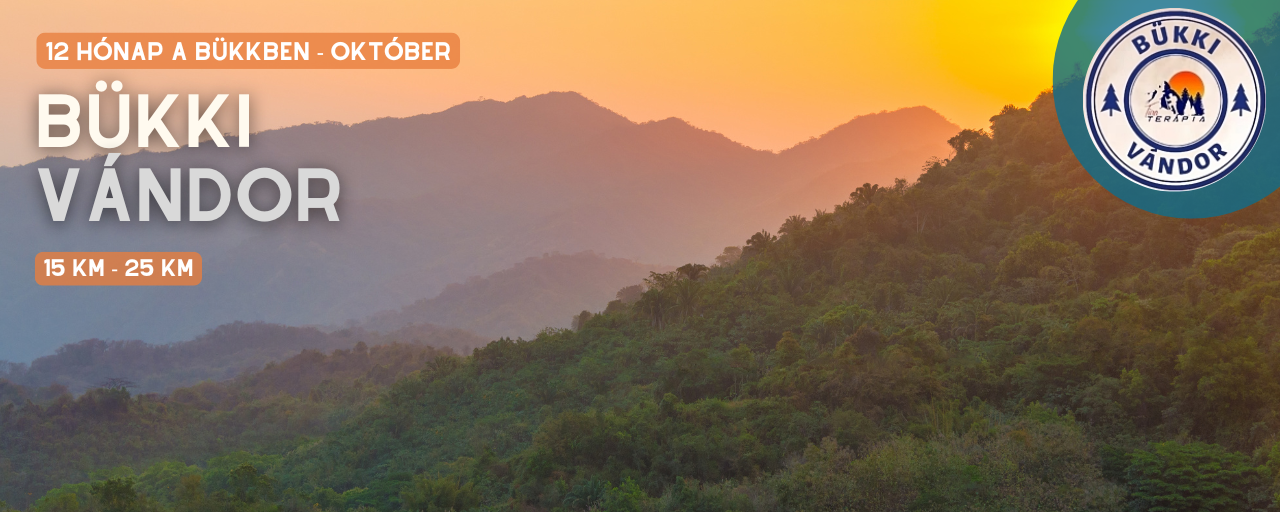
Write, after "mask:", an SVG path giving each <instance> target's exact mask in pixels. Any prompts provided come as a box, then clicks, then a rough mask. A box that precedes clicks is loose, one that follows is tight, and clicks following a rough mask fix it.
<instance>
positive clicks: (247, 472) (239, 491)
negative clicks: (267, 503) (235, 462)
mask: <svg viewBox="0 0 1280 512" xmlns="http://www.w3.org/2000/svg"><path fill="white" fill-rule="evenodd" d="M227 484H228V486H229V487H230V488H231V492H232V494H233V495H234V496H235V498H236V499H237V500H239V501H241V502H243V503H254V502H256V501H258V500H260V499H262V500H266V499H270V498H271V495H272V494H273V492H274V490H275V479H274V478H271V477H270V476H267V475H265V474H263V473H261V472H259V471H258V468H255V467H253V465H252V464H241V465H240V466H239V467H237V468H235V469H233V470H231V473H229V474H228V475H227Z"/></svg>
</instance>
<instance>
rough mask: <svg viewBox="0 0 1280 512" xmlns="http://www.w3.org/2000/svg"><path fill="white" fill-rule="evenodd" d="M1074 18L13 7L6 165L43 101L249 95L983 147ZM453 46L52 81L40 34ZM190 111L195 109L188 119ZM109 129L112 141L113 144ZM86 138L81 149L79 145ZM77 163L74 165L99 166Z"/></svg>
mask: <svg viewBox="0 0 1280 512" xmlns="http://www.w3.org/2000/svg"><path fill="white" fill-rule="evenodd" d="M1072 4H1073V1H1072V0H1037V1H1033V2H1027V1H1025V0H1017V1H1008V0H1000V1H986V2H954V1H944V0H895V1H892V2H885V1H865V2H863V1H846V2H805V1H798V0H793V1H790V2H776V1H743V0H738V1H715V2H698V1H687V0H686V1H666V0H660V1H652V0H651V1H646V2H621V1H603V2H602V1H599V0H594V1H569V0H540V1H536V2H534V1H526V2H513V1H475V0H466V1H462V0H454V1H450V2H435V1H423V2H376V1H367V0H364V1H360V2H341V1H307V2H302V1H279V2H277V1H270V2H268V1H262V0H256V1H241V0H231V1H223V2H217V3H207V2H182V3H177V2H141V1H112V2H8V3H7V4H6V5H5V8H4V11H5V15H4V17H3V19H0V41H3V45H0V65H3V66H4V68H3V69H4V70H5V73H4V80H3V84H0V91H2V92H3V96H0V97H2V98H3V101H2V102H0V165H14V164H20V163H25V162H29V161H31V160H34V159H36V158H38V157H39V156H41V155H43V154H44V153H43V152H42V150H40V149H39V148H38V147H37V146H36V123H35V105H36V95H37V94H40V93H42V92H45V93H49V92H65V93H70V94H74V95H76V96H78V97H80V98H82V102H83V101H84V100H83V98H85V97H87V95H88V94H89V93H90V92H91V91H92V87H93V83H94V82H95V81H97V80H99V79H108V80H116V79H118V80H121V81H123V82H124V83H125V84H126V90H125V92H133V93H138V92H150V93H153V94H161V93H180V94H185V93H194V92H200V93H213V92H227V93H245V92H247V93H251V94H253V102H254V108H255V110H254V117H253V130H255V131H257V130H264V129H270V128H277V127H281V126H288V125H294V124H298V123H304V122H312V121H325V120H334V121H342V122H346V123H350V122H357V121H362V120H366V119H372V118H377V117H385V116H397V117H400V116H409V115H414V114H420V113H426V112H435V111H439V110H442V109H445V108H448V107H449V106H452V105H455V104H457V103H461V102H463V101H468V100H474V99H477V98H480V97H484V98H493V99H499V100H508V99H511V98H514V97H517V96H522V95H535V94H539V93H543V92H547V91H557V90H574V91H578V92H581V93H583V94H585V95H586V96H587V97H589V98H592V99H594V100H596V101H597V102H599V103H601V104H602V105H604V106H606V107H609V108H611V109H613V110H615V111H617V112H618V113H620V114H623V115H625V116H627V117H629V118H631V119H633V120H637V121H646V120H650V119H662V118H666V117H670V116H676V117H681V118H684V119H685V120H688V121H689V122H690V123H692V124H694V125H696V126H699V127H702V128H706V129H710V130H715V131H719V132H721V133H724V134H725V135H727V136H729V137H730V138H733V139H734V140H737V141H740V142H742V143H745V144H747V145H749V146H752V147H756V148H762V149H772V150H777V149H782V148H786V147H788V146H791V145H793V144H795V143H796V142H799V141H801V140H804V139H807V138H809V137H810V136H814V135H820V134H822V133H823V132H825V131H827V130H829V129H831V128H833V127H835V126H837V125H839V124H841V123H843V122H845V121H848V120H849V119H851V118H853V117H854V116H857V115H860V114H865V113H869V112H878V111H880V110H886V109H888V110H892V109H896V108H901V107H906V106H913V105H928V106H930V107H933V108H934V109H936V110H938V111H939V112H941V113H942V114H943V115H945V116H947V117H948V118H950V119H951V120H953V121H955V122H956V123H958V124H960V125H962V126H965V127H985V126H986V125H987V119H988V118H989V117H990V116H991V115H993V114H995V113H996V112H997V111H998V110H999V108H1000V107H1001V106H1002V105H1005V104H1008V103H1015V104H1019V105H1025V104H1027V103H1028V102H1030V100H1031V99H1033V98H1034V97H1035V95H1036V94H1037V93H1038V92H1039V91H1041V90H1043V89H1045V88H1047V87H1049V85H1050V81H1051V76H1052V63H1053V52H1054V45H1055V44H1056V41H1057V34H1058V31H1059V30H1060V29H1061V27H1062V24H1063V22H1064V21H1065V20H1066V17H1067V14H1068V13H1069V12H1070V9H1071V5H1072ZM216 31H226V32H380V31H413V32H455V33H457V34H459V36H460V37H461V40H462V46H463V49H464V50H463V53H464V57H463V60H462V64H461V65H460V66H459V67H458V68H457V69H454V70H423V71H402V70H361V71H353V70H342V71H325V70H306V71H279V70H266V71H258V70H244V71H190V70H185V71H183V70H177V71H94V70H83V71H82V70H42V69H40V68H39V67H37V66H36V63H35V57H34V46H35V38H36V36H37V35H38V34H39V33H41V32H216ZM178 106H179V107H182V105H178ZM111 126H113V125H111ZM83 138H87V135H85V136H84V137H83ZM95 149H96V148H93V147H87V146H85V145H84V144H81V145H79V146H78V147H77V148H72V150H71V153H70V154H72V155H74V156H83V154H85V153H89V152H99V153H101V152H104V151H102V150H101V149H96V151H95Z"/></svg>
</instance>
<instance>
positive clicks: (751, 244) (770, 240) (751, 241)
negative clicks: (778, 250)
mask: <svg viewBox="0 0 1280 512" xmlns="http://www.w3.org/2000/svg"><path fill="white" fill-rule="evenodd" d="M777 241H778V237H776V236H774V235H771V234H769V232H768V231H764V230H761V231H760V232H759V233H756V234H754V235H751V238H748V239H747V246H746V247H743V248H742V256H743V257H748V256H754V255H757V254H763V253H764V252H765V251H768V250H769V248H770V247H773V244H774V242H777Z"/></svg>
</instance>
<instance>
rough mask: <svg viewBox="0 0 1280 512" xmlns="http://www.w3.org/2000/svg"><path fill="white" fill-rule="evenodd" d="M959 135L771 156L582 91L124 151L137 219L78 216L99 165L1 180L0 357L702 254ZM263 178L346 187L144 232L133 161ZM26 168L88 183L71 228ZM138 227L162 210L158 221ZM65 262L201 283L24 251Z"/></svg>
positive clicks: (824, 145)
mask: <svg viewBox="0 0 1280 512" xmlns="http://www.w3.org/2000/svg"><path fill="white" fill-rule="evenodd" d="M956 131H958V127H956V126H955V125H953V124H951V123H950V122H948V121H946V120H945V119H944V118H943V117H942V116H940V115H938V114H937V113H936V112H933V111H932V110H929V109H927V108H923V107H917V108H912V109H904V110H900V111H895V112H886V113H879V114H872V115H867V116H862V117H859V118H857V119H854V120H853V121H851V122H849V123H847V124H845V125H843V126H841V127H838V128H836V129H834V130H832V131H831V132H829V133H827V134H825V135H823V136H822V137H819V138H816V139H814V140H811V141H809V142H806V143H803V144H800V145H797V146H796V147H795V148H792V149H789V150H786V151H783V152H781V153H772V152H767V151H758V150H754V149H751V148H748V147H746V146H743V145H741V144H738V143H736V142H734V141H732V140H729V139H728V138H726V137H724V136H722V135H720V134H718V133H715V132H709V131H705V130H700V129H698V128H696V127H693V126H690V125H689V124H688V123H685V122H684V121H681V120H679V119H674V118H672V119H666V120H662V121H655V122H647V123H635V122H632V121H630V120H628V119H626V118H624V117H622V116H620V115H618V114H616V113H614V112H612V111H610V110H608V109H606V108H604V107H602V106H600V105H597V104H595V103H593V102H591V101H590V100H588V99H586V98H584V97H582V96H581V95H578V94H576V93H549V94H544V95H540V96H536V97H531V98H524V97H522V98H517V99H515V100H512V101H509V102H497V101H491V100H490V101H477V102H469V103H465V104H462V105H458V106H456V107H454V108H451V109H448V110H446V111H443V112H438V113H434V114H426V115H420V116H414V117H410V118H403V119H391V118H388V119H378V120H373V121H368V122H364V123H359V124H355V125H350V126H346V125H341V124H337V123H323V124H311V125H302V126H296V127H291V128H285V129H280V130H271V131H267V132H262V133H258V134H255V135H253V139H252V147H251V148H244V149H241V148H236V147H234V146H235V143H234V142H232V143H231V144H232V146H233V147H231V148H213V147H211V145H210V144H207V143H206V144H205V145H204V146H202V147H200V148H182V149H178V150H174V151H170V152H165V153H139V154H134V155H126V156H124V157H122V158H121V159H120V160H119V161H118V162H117V163H116V164H115V168H116V169H117V170H118V172H119V173H120V176H121V181H122V185H123V189H124V195H125V198H126V201H127V202H128V204H129V205H130V207H131V208H134V210H133V211H132V212H131V213H132V214H133V219H134V221H133V222H128V223H123V222H117V221H116V220H115V218H114V216H113V215H112V214H111V213H108V214H106V215H104V219H103V221H102V222H97V223H90V222H87V218H88V216H89V210H90V208H91V203H92V199H93V195H94V192H95V190H96V187H97V184H98V180H99V176H100V175H101V169H102V164H103V159H102V157H96V158H94V159H90V160H88V161H71V160H67V159H56V158H51V159H45V160H42V161H40V162H36V163H32V164H28V165H24V166H20V167H12V168H0V219H4V220H3V221H0V237H3V239H4V240H5V241H6V243H5V244H4V245H3V246H2V247H0V289H3V290H4V291H5V293H4V294H2V295H0V324H3V325H6V327H7V328H6V329H5V332H3V333H0V358H5V359H13V360H18V361H27V360H30V359H32V358H34V357H36V356H39V355H41V354H46V353H49V352H50V351H51V350H52V349H53V347H56V346H59V345H61V344H63V343H67V342H69V341H74V340H78V339H85V338H95V337H96V338H104V339H143V340H146V341H148V342H151V343H165V342H172V341H176V340H181V339H190V338H192V337H194V336H195V335H196V334H199V333H200V332H203V331H204V330H205V329H207V328H209V327H211V326H215V325H220V324H224V323H229V322H233V321H269V322H276V323H284V324H293V325H306V324H331V323H334V322H341V321H343V320H344V319H349V318H362V317H364V316H366V315H369V314H371V313H373V312H377V311H385V310H394V309H397V308H400V307H402V306H404V305H406V304H410V303H412V302H414V301H416V300H419V299H421V298H423V297H431V296H434V295H436V294H437V293H439V292H440V291H441V290H443V289H444V286H445V285H446V284H448V283H452V282H459V281H462V280H463V279H465V278H466V277H467V276H474V275H488V274H490V273H493V272H496V271H498V270H501V269H504V268H507V267H509V266H510V265H512V264H514V263H516V262H519V261H522V260H524V259H525V258H527V257H530V256H534V255H540V254H544V253H550V252H557V251H558V252H561V253H576V252H580V251H585V250H593V251H597V252H599V253H602V254H607V255H609V256H612V257H620V258H626V259H630V260H634V261H640V262H646V263H652V264H663V265H679V264H682V263H686V262H690V261H699V262H710V260H711V259H712V258H713V257H714V256H715V255H717V254H719V253H720V251H721V250H722V249H723V248H724V247H725V246H728V245H740V244H741V243H742V241H743V240H745V239H746V238H747V237H748V236H750V235H751V234H752V233H754V232H756V231H759V230H760V229H762V228H765V227H768V226H776V225H777V222H778V219H781V218H785V217H786V216H788V215H791V214H796V213H809V212H812V210H814V209H816V208H827V207H830V205H831V204H833V203H836V202H839V200H841V199H843V198H844V197H846V196H847V194H848V192H849V191H850V190H852V188H854V187H856V186H857V185H858V184H861V183H862V182H865V181H871V182H879V183H885V184H887V183H889V182H891V181H892V179H893V178H895V177H903V178H908V179H910V178H913V177H914V176H915V175H917V174H918V173H919V170H920V165H921V163H923V162H924V161H925V160H926V159H928V158H930V157H945V156H947V154H948V152H949V148H948V146H947V145H946V144H945V141H946V139H947V138H949V137H950V136H952V135H954V133H955V132H956ZM264 166H265V167H272V168H275V169H277V170H280V171H281V172H283V173H285V175H286V176H288V177H289V178H290V179H291V180H292V179H294V178H295V174H296V169H297V168H299V167H325V168H330V169H333V170H334V171H335V172H336V173H337V174H338V175H339V176H340V178H341V180H342V181H341V183H342V194H341V199H340V200H339V202H338V210H339V212H340V215H341V222H338V223H328V222H324V221H323V220H321V221H318V222H317V221H313V222H309V223H305V224H303V223H298V222H296V221H292V220H288V219H290V218H295V217H294V214H293V211H294V210H291V212H290V213H289V214H287V215H286V216H285V217H284V218H283V219H281V220H280V221H276V222H274V223H271V224H266V225H264V224H258V223H256V222H253V221H251V220H249V219H247V217H245V216H244V215H243V214H242V213H241V212H240V211H239V210H238V209H236V208H234V207H233V208H231V209H230V210H229V211H228V213H227V215H226V216H224V218H223V219H220V220H219V221H216V222H212V223H208V225H198V224H195V223H189V222H181V223H167V222H156V221H153V222H148V223H142V222H137V211H136V205H137V183H136V179H137V178H136V177H137V172H136V169H138V168H141V167H148V168H151V169H156V170H161V169H168V168H172V167H178V168H182V169H183V170H184V172H185V170H186V169H189V168H193V167H212V168H215V169H218V170H220V171H221V172H223V173H224V174H225V175H227V177H228V179H229V180H230V181H231V183H232V186H233V187H234V186H235V184H236V183H238V181H239V178H240V177H241V176H243V174H245V173H246V172H248V171H249V170H252V169H254V168H258V167H264ZM39 167H48V168H50V169H51V170H52V172H53V175H54V176H55V182H56V183H61V180H62V177H63V176H64V175H65V173H66V169H67V168H68V167H78V168H80V169H81V173H80V177H79V180H78V182H77V185H76V192H75V195H74V196H73V200H72V205H71V207H70V210H69V213H68V217H67V219H68V220H67V221H66V222H64V223H54V222H52V221H51V220H50V219H49V211H48V206H47V205H46V204H45V199H44V194H43V193H42V188H41V184H40V181H39V178H38V175H37V172H36V170H37V168H39ZM157 174H159V175H161V178H160V179H161V183H162V184H167V179H166V178H167V176H165V173H163V172H157ZM184 177H185V175H184ZM268 188H269V187H265V186H264V187H255V189H254V200H255V203H256V204H258V205H259V207H264V206H266V205H268V204H274V200H275V197H274V195H273V193H272V192H273V191H270V190H267V189H268ZM211 192H212V191H211ZM320 192H323V191H320ZM183 194H184V196H185V195H186V187H185V183H184V187H183ZM212 194H216V192H212ZM204 200H205V201H208V202H213V201H216V197H215V196H214V195H209V196H208V197H206V198H205V199H204ZM183 201H184V203H185V202H187V198H185V197H184V198H183ZM233 203H234V201H233ZM317 213H318V212H317ZM314 217H315V216H313V218H314ZM152 218H153V219H159V218H161V215H160V212H159V210H158V209H154V208H153V211H152ZM71 250H96V251H111V250H131V251H143V250H166V251H180V250H181V251H186V250H191V251H198V252H200V253H201V254H202V256H203V258H204V268H205V276H204V281H203V283H202V284H201V285H199V286H197V287H192V288H160V289H152V288H101V289H96V288H79V289H71V288H41V287H38V286H36V285H35V284H34V282H33V280H32V279H31V277H30V272H31V266H30V265H31V261H32V257H33V256H34V255H35V254H36V253H38V252H41V251H71ZM566 320H567V319H566Z"/></svg>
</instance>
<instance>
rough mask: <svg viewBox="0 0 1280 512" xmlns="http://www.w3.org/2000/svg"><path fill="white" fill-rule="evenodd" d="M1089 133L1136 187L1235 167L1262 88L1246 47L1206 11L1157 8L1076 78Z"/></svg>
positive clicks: (1222, 173)
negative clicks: (1081, 82) (1082, 81)
mask: <svg viewBox="0 0 1280 512" xmlns="http://www.w3.org/2000/svg"><path fill="white" fill-rule="evenodd" d="M1084 85H1085V87H1084V115H1085V122H1086V125H1087V126H1088V130H1089V135H1090V136H1091V137H1092V139H1093V144H1094V146H1096V147H1097V148H1098V151H1099V152H1100V153H1102V156H1103V157H1104V158H1105V159H1106V160H1107V162H1108V163H1110V164H1111V167H1112V168H1114V169H1115V170H1116V171H1117V172H1119V173H1120V174H1121V175H1123V176H1124V177H1125V178H1128V179H1129V180H1130V181H1132V182H1134V183H1137V184H1139V185H1141V186H1143V187H1146V188H1149V189H1154V190H1159V191H1175V192H1176V191H1188V190H1196V189H1200V188H1203V187H1207V186H1209V185H1211V184H1213V183H1214V182H1216V181H1218V180H1220V179H1222V178H1224V177H1226V176H1227V174H1229V173H1230V172H1231V171H1232V170H1234V169H1236V167H1238V166H1239V165H1240V163H1241V162H1243V161H1244V159H1245V158H1246V157H1247V156H1248V155H1249V152H1250V151H1251V150H1252V149H1253V147H1254V145H1255V144H1256V143H1257V141H1258V135H1259V134H1260V133H1261V131H1262V123H1263V118H1264V115H1265V112H1266V87H1265V85H1264V83H1263V78H1262V69H1261V68H1260V67H1259V65H1258V59H1257V58H1256V57H1255V56H1254V54H1253V51H1252V50H1250V49H1249V46H1248V45H1247V44H1246V43H1245V41H1244V39H1242V38H1241V37H1240V35H1239V34H1237V33H1236V32H1235V31H1234V30H1232V29H1231V27H1229V26H1227V25H1226V24H1225V23H1223V22H1221V21H1219V20H1217V19H1216V18H1214V17H1212V16H1209V15H1207V14H1204V13H1201V12H1196V11H1192V10H1187V9H1162V10H1158V11H1152V12H1149V13H1146V14H1143V15H1141V16H1138V17H1136V18H1134V19H1132V20H1129V22H1127V23H1125V24H1124V25H1123V26H1121V27H1120V28H1119V29H1117V30H1116V31H1115V32H1113V33H1112V34H1111V36H1110V37H1108V38H1107V39H1106V40H1105V42H1104V43H1103V44H1102V46H1101V47H1100V48H1099V49H1098V52H1097V53H1096V54H1095V55H1094V57H1093V61H1092V63H1091V64H1090V65H1089V70H1088V74H1087V75H1086V77H1085V84H1084Z"/></svg>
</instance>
